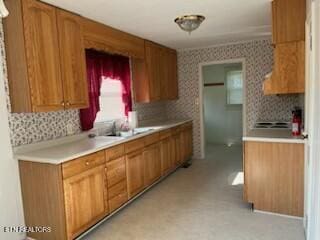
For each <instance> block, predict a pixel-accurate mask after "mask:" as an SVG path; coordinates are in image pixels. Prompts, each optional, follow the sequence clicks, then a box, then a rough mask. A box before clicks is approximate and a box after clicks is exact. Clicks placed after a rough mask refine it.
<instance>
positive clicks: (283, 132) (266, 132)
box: [243, 129, 305, 143]
mask: <svg viewBox="0 0 320 240" xmlns="http://www.w3.org/2000/svg"><path fill="white" fill-rule="evenodd" d="M243 141H256V142H278V143H305V140H304V139H303V138H302V137H301V136H300V137H294V136H292V135H291V130H287V129H252V130H250V131H249V132H248V134H247V135H246V136H245V137H243Z"/></svg>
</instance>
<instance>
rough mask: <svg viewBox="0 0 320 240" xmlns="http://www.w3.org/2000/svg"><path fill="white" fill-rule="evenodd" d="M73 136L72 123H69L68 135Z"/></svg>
mask: <svg viewBox="0 0 320 240" xmlns="http://www.w3.org/2000/svg"><path fill="white" fill-rule="evenodd" d="M72 134H73V125H72V123H70V122H69V123H67V135H72Z"/></svg>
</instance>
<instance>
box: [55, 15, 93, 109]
mask: <svg viewBox="0 0 320 240" xmlns="http://www.w3.org/2000/svg"><path fill="white" fill-rule="evenodd" d="M57 21H58V31H59V43H60V59H61V72H62V82H63V84H64V85H63V92H64V101H65V108H84V107H86V106H88V101H89V100H88V87H87V71H86V61H85V51H84V43H83V32H82V25H81V17H79V16H77V15H74V14H71V13H69V12H66V11H63V10H57Z"/></svg>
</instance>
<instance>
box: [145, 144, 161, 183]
mask: <svg viewBox="0 0 320 240" xmlns="http://www.w3.org/2000/svg"><path fill="white" fill-rule="evenodd" d="M143 159H144V184H145V186H149V185H151V184H152V183H154V182H155V181H157V180H158V179H159V178H160V177H161V156H160V144H159V143H155V144H153V145H150V146H148V147H146V148H145V150H144V152H143Z"/></svg>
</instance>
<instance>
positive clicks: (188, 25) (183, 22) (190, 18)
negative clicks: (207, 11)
mask: <svg viewBox="0 0 320 240" xmlns="http://www.w3.org/2000/svg"><path fill="white" fill-rule="evenodd" d="M205 19H206V18H205V17H204V16H201V15H184V16H181V17H177V18H176V19H175V20H174V22H175V23H176V24H178V25H179V27H180V28H181V29H182V30H184V31H186V32H188V33H189V34H190V33H191V32H192V31H194V30H196V29H197V28H198V27H199V26H200V24H201V23H202V22H203V21H204V20H205Z"/></svg>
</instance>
